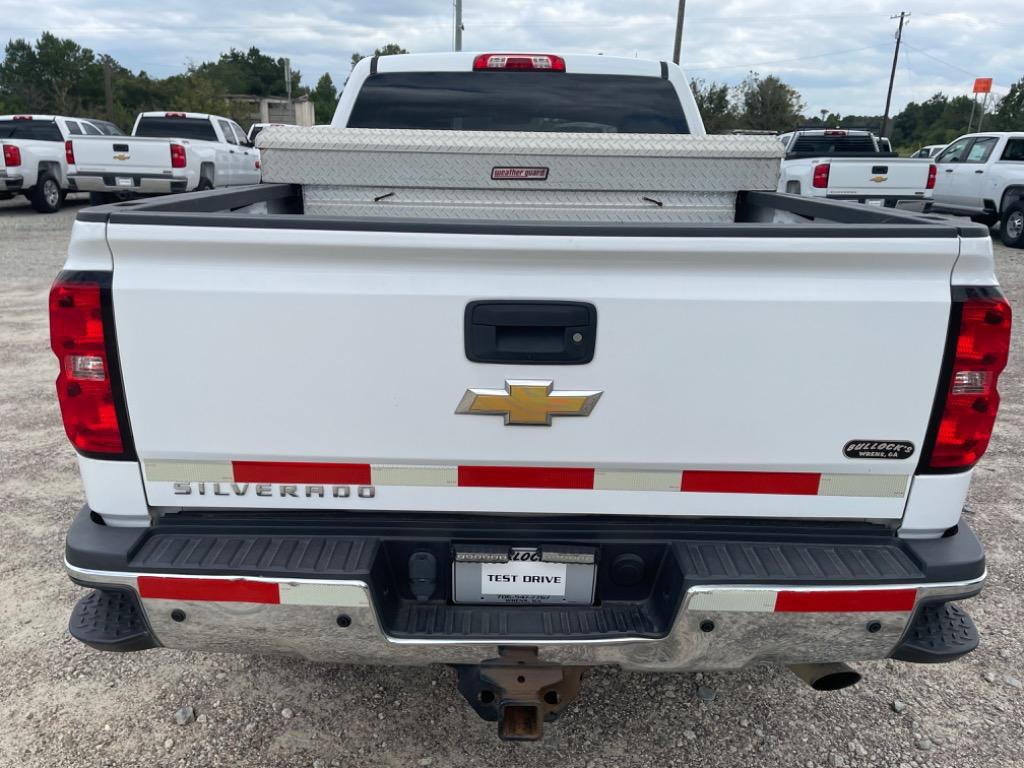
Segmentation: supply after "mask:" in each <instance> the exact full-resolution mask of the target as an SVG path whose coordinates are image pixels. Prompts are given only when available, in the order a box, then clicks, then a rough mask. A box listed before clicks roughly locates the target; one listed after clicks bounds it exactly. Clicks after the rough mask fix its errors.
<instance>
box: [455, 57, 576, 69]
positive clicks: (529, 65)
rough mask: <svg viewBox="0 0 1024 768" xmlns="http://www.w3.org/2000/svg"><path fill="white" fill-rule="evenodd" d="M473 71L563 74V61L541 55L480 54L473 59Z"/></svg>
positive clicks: (558, 58)
mask: <svg viewBox="0 0 1024 768" xmlns="http://www.w3.org/2000/svg"><path fill="white" fill-rule="evenodd" d="M473 69H475V70H488V69H506V70H507V69H533V70H538V71H546V72H565V59H563V58H562V57H561V56H552V55H551V54H547V53H543V54H538V53H481V54H480V55H479V56H477V57H476V58H475V59H473Z"/></svg>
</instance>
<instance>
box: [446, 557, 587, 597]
mask: <svg viewBox="0 0 1024 768" xmlns="http://www.w3.org/2000/svg"><path fill="white" fill-rule="evenodd" d="M489 550H490V551H489V552H480V551H473V553H472V555H471V556H470V557H466V556H465V555H461V554H460V553H459V551H458V550H456V551H455V553H454V556H453V558H452V602H453V603H456V604H460V605H467V604H475V605H593V604H594V593H595V589H596V585H597V563H596V557H595V556H594V552H593V550H587V551H585V552H572V553H566V552H562V551H558V552H548V553H545V552H544V549H543V547H540V546H509V547H507V548H498V549H495V548H489Z"/></svg>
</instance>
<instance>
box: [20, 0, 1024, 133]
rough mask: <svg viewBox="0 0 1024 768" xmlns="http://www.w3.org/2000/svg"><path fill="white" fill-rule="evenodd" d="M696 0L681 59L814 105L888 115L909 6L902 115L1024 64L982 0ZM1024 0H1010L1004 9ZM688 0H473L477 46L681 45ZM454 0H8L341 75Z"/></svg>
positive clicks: (130, 37)
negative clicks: (767, 81)
mask: <svg viewBox="0 0 1024 768" xmlns="http://www.w3.org/2000/svg"><path fill="white" fill-rule="evenodd" d="M902 1H903V2H904V3H905V4H904V5H894V4H891V3H890V4H887V3H884V2H879V1H878V0H857V2H855V3H819V2H812V0H714V1H712V0H688V2H687V3H686V6H687V8H686V22H685V30H684V35H683V54H682V66H683V68H684V69H685V70H686V71H687V74H688V75H690V76H691V77H697V78H702V79H704V80H709V81H710V80H714V81H718V82H725V83H729V84H736V83H738V82H739V81H740V80H742V79H743V77H744V76H745V75H746V74H747V72H748V71H750V70H755V71H758V72H760V73H762V74H776V75H778V76H780V77H781V78H782V79H783V80H785V81H786V82H788V83H790V84H791V85H793V86H794V87H795V88H796V89H797V90H798V91H800V93H801V94H802V95H803V97H804V99H805V101H806V104H807V114H817V113H818V112H819V111H820V110H822V109H827V110H829V111H832V112H838V113H840V114H880V113H881V112H882V109H883V107H884V106H885V89H886V86H887V84H888V77H889V70H890V67H891V65H892V54H893V47H894V44H895V32H896V26H897V21H896V20H894V19H892V18H890V17H891V16H892V15H893V14H894V13H897V12H899V11H901V10H906V11H909V12H910V13H911V14H912V15H911V17H910V19H909V22H908V25H907V27H906V29H905V31H904V37H903V41H904V45H903V48H902V50H901V53H900V62H899V68H898V70H897V73H896V83H895V88H894V91H893V110H892V112H893V113H894V114H895V113H896V112H898V111H899V110H900V109H902V107H903V106H904V105H906V103H907V102H909V101H921V100H923V99H926V98H928V97H929V96H931V95H932V94H934V93H936V92H937V91H943V92H945V93H947V94H949V95H956V94H963V93H970V90H971V86H972V84H973V82H974V78H975V77H992V78H994V80H995V85H994V89H993V90H994V93H995V94H997V95H998V94H1002V93H1005V92H1006V91H1007V89H1008V87H1009V85H1010V84H1011V83H1013V82H1015V81H1016V80H1018V79H1019V78H1020V77H1021V76H1022V75H1024V55H1022V54H1024V43H1022V40H1024V14H1007V13H1001V12H999V13H993V12H984V11H982V6H981V4H979V3H976V2H971V1H970V0H902ZM1017 3H1020V4H1022V5H1024V0H1009V2H1008V3H1004V4H1001V5H999V7H1000V8H1002V9H1004V10H1006V9H1007V8H1008V7H1009V6H1010V5H1014V4H1017ZM676 7H677V2H676V0H648V1H647V2H644V3H637V2H629V0H464V2H463V23H464V26H465V31H464V33H463V49H464V50H467V51H471V50H476V51H495V52H496V51H526V50H532V51H537V52H553V53H557V52H560V51H566V52H568V51H573V52H582V53H603V54H605V55H616V56H639V57H641V58H656V59H670V58H671V56H672V45H673V36H674V33H675V14H676ZM452 17H453V12H452V3H451V0H334V1H333V2H331V1H330V0H290V1H289V2H282V1H281V0H275V1H274V2H267V1H265V0H244V1H243V2H233V3H222V2H221V3H218V2H210V1H209V0H205V1H202V0H174V1H173V2H167V0H133V2H131V3H130V4H129V3H125V2H119V1H118V0H115V1H114V2H110V0H46V2H39V0H31V1H26V0H0V19H3V20H4V24H3V25H2V28H0V40H2V39H3V38H4V37H23V38H27V39H35V38H36V37H38V36H39V34H40V33H41V32H42V31H43V30H49V31H51V32H53V33H54V34H56V35H58V36H61V37H71V38H73V39H74V40H76V41H77V42H79V43H80V44H82V45H84V46H86V47H89V48H92V49H93V50H94V51H96V52H97V53H108V54H110V55H112V56H113V57H114V58H115V59H117V60H118V61H119V62H120V63H121V64H122V65H124V66H126V67H128V68H130V69H133V70H139V69H144V70H146V71H147V72H148V73H149V74H150V75H152V76H156V77H165V76H167V75H171V74H175V73H177V72H181V71H182V70H183V69H184V68H185V66H186V64H187V62H188V61H195V62H197V63H198V62H201V61H204V60H209V59H215V58H216V57H217V56H218V55H219V53H220V52H222V51H226V50H227V49H229V48H231V47H235V48H240V49H246V48H248V47H250V46H253V45H255V46H256V47H258V48H260V49H261V50H262V51H263V52H265V53H268V54H270V55H272V56H275V57H277V56H287V57H290V58H291V61H292V67H293V68H296V69H299V70H300V71H301V72H302V76H303V82H304V83H305V84H308V85H313V84H314V83H315V82H316V80H317V78H318V77H319V76H320V75H321V74H323V73H324V72H330V73H331V76H332V78H334V80H335V83H336V84H338V85H340V84H341V83H342V82H343V81H344V79H345V76H346V75H347V73H348V71H349V68H350V57H351V54H352V52H353V51H359V52H362V53H367V52H372V50H373V48H374V47H377V46H380V45H383V44H384V43H388V42H398V43H400V44H401V45H402V46H404V47H405V48H407V49H408V50H410V51H412V52H414V53H424V52H430V51H447V50H451V49H452Z"/></svg>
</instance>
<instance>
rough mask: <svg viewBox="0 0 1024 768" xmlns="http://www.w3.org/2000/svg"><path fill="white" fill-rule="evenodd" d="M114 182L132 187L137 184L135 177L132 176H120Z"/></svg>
mask: <svg viewBox="0 0 1024 768" xmlns="http://www.w3.org/2000/svg"><path fill="white" fill-rule="evenodd" d="M114 183H115V184H117V186H119V187H131V186H134V184H135V179H133V178H132V177H131V176H118V177H117V178H115V179H114Z"/></svg>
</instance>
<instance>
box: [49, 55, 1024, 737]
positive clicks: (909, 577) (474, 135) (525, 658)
mask: <svg viewBox="0 0 1024 768" xmlns="http://www.w3.org/2000/svg"><path fill="white" fill-rule="evenodd" d="M619 134H626V135H619ZM259 141H260V146H261V148H262V151H263V159H264V161H265V171H266V175H267V178H266V179H265V183H263V184H260V185H257V186H251V187H241V188H238V189H229V190H219V191H215V192H209V193H205V194H202V195H179V196H173V197H168V198H164V199H157V200H146V201H132V202H128V203H120V204H115V205H109V206H104V207H99V208H91V209H88V210H85V211H82V212H80V213H79V214H78V221H77V223H76V225H75V229H74V233H73V236H72V240H71V244H70V248H69V253H68V259H67V261H66V263H65V265H64V271H63V272H61V274H60V275H59V276H58V278H57V280H56V282H55V283H54V285H53V288H52V291H51V295H50V323H51V342H52V348H53V351H54V353H55V355H56V356H57V359H58V361H59V368H60V373H59V376H58V378H57V395H58V399H59V402H60V407H61V415H62V418H63V422H64V427H65V430H66V432H67V435H68V437H69V439H70V441H71V443H72V445H73V446H74V448H75V449H76V450H77V452H78V464H79V468H80V471H81V476H82V479H83V483H84V488H85V497H86V505H85V506H84V507H83V508H82V509H81V511H80V512H79V514H78V515H77V517H76V518H75V520H74V522H73V523H72V525H71V528H70V531H69V533H68V536H67V543H66V549H65V560H66V567H67V570H68V573H69V575H70V577H71V578H72V579H73V580H74V581H75V582H76V583H77V584H79V585H82V586H84V587H87V588H88V589H89V592H88V593H87V594H86V595H85V596H84V597H82V599H81V600H80V601H79V603H78V604H77V605H76V607H75V609H74V611H73V614H72V617H71V621H70V631H71V634H72V635H73V636H75V637H76V638H77V639H79V640H80V641H82V642H84V643H86V644H88V645H90V646H92V647H94V648H97V649H101V650H106V651H141V650H146V649H151V648H158V647H166V648H179V649H191V650H205V651H220V652H250V653H278V654H280V653H284V654H293V655H297V656H303V657H306V658H310V659H316V660H319V661H323V662H335V663H360V664H364V663H379V664H410V665H419V664H430V663H445V664H451V665H454V666H455V668H456V670H457V676H458V687H459V690H460V692H461V693H462V694H463V696H464V697H465V698H466V700H467V702H468V703H469V705H470V706H472V707H473V708H474V710H476V712H477V713H478V714H480V715H481V716H482V717H484V718H485V719H488V720H494V721H497V723H498V732H499V736H500V737H502V738H506V739H534V738H538V737H539V736H540V735H541V731H542V727H543V724H544V723H545V722H548V721H551V720H553V719H555V718H556V717H557V716H558V715H559V714H560V713H561V712H562V711H564V709H565V708H566V707H567V706H568V705H569V703H570V702H571V701H572V699H573V697H574V696H575V695H576V693H577V691H578V689H579V686H580V682H581V679H580V678H581V674H582V672H583V671H584V670H585V669H586V668H587V667H589V666H593V665H599V664H611V665H619V666H621V667H624V668H627V669H631V670H640V671H648V672H670V671H697V670H703V671H710V670H730V669H739V668H742V667H746V666H750V665H759V664H784V665H787V666H788V667H789V668H790V669H792V670H793V671H794V672H795V673H796V674H797V675H798V676H799V677H800V678H801V679H803V680H805V681H806V682H808V683H809V684H811V685H812V686H813V687H814V688H815V689H817V690H833V689H837V688H842V687H845V686H848V685H851V684H853V683H855V682H856V681H857V680H858V679H859V677H860V676H859V674H858V673H857V672H855V671H854V670H853V669H851V668H850V667H848V666H846V663H845V662H854V661H862V660H870V659H886V658H894V659H899V660H902V661H906V662H944V661H952V660H954V659H956V658H959V657H961V656H963V655H964V654H966V653H968V652H970V651H971V650H973V649H974V647H975V646H976V645H977V642H978V634H977V630H976V628H975V627H974V625H973V623H972V622H971V619H970V617H969V616H968V615H967V614H966V613H965V612H964V611H963V609H962V608H960V607H959V606H958V605H956V601H959V600H962V599H965V598H969V597H971V596H973V595H975V594H977V593H978V592H979V591H980V590H981V589H982V586H983V583H984V579H985V559H984V554H983V551H982V548H981V545H980V543H979V541H978V539H977V538H976V537H975V535H974V533H973V532H972V531H971V528H970V526H969V524H968V522H967V520H966V519H964V518H963V517H962V516H961V513H962V510H963V505H964V501H965V498H966V496H967V492H968V488H969V485H970V482H971V475H972V471H973V467H974V465H975V464H976V463H977V462H978V460H979V459H980V458H981V457H982V455H983V454H984V453H985V450H986V447H987V445H988V442H989V438H990V436H991V434H992V430H993V425H994V422H995V417H996V410H997V406H998V403H999V395H998V391H997V380H998V377H999V374H1000V372H1001V370H1002V369H1003V367H1004V365H1005V364H1006V360H1007V354H1008V347H1009V338H1010V322H1011V320H1010V307H1009V305H1008V304H1007V302H1006V300H1005V299H1004V298H1003V297H1002V295H1001V293H1000V291H999V288H998V285H997V282H996V277H995V274H994V265H993V256H992V245H991V240H990V238H989V237H988V233H987V231H986V230H985V228H984V227H982V226H980V225H978V224H974V223H972V222H969V221H960V222H957V221H952V220H950V221H946V220H939V219H937V218H934V217H923V216H918V215H915V214H912V213H909V212H905V211H897V210H888V209H886V210H876V209H874V208H871V207H868V206H855V205H848V204H845V203H841V202H835V201H831V200H824V199H812V198H806V197H797V196H794V195H788V194H780V193H779V192H777V191H775V187H776V180H777V177H778V173H779V165H778V164H779V159H780V157H781V154H782V151H781V148H780V147H779V144H778V142H777V141H776V140H775V138H774V137H756V136H706V135H705V132H704V127H703V123H702V121H701V117H700V114H699V112H698V110H697V106H696V103H695V101H694V98H693V95H692V93H691V91H690V87H689V85H688V81H687V78H686V76H685V75H684V73H683V72H682V71H681V70H680V69H679V68H678V67H676V66H675V65H673V64H671V63H666V62H657V61H643V60H637V59H618V58H614V57H611V56H586V55H576V54H565V55H555V54H535V53H533V54H509V53H501V54H486V53H483V54H472V53H452V54H434V55H414V54H406V55H401V56H390V57H387V56H384V57H373V58H372V59H364V60H362V61H361V62H359V63H358V64H357V65H356V66H355V68H354V69H353V71H352V73H351V75H350V77H349V79H348V82H347V85H346V86H345V89H344V91H343V93H342V94H341V96H340V100H339V104H338V109H337V112H336V113H335V117H334V122H333V125H332V126H330V127H324V128H302V129H297V128H293V127H281V128H268V129H267V130H266V131H264V132H263V133H262V134H261V135H260V137H259ZM923 167H926V166H923ZM709 190H711V191H709ZM115 318H116V319H115Z"/></svg>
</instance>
